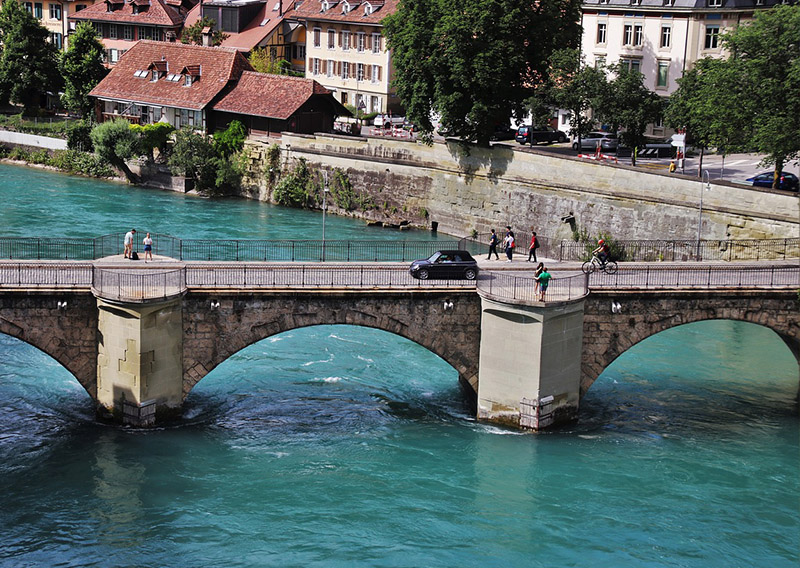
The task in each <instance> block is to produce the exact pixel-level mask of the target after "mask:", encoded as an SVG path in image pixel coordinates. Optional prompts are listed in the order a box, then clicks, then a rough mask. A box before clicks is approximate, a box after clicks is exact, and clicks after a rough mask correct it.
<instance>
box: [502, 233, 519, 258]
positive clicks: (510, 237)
mask: <svg viewBox="0 0 800 568" xmlns="http://www.w3.org/2000/svg"><path fill="white" fill-rule="evenodd" d="M515 246H516V244H515V243H514V231H512V230H511V227H506V236H505V238H504V239H503V250H504V251H505V253H506V257H507V260H506V262H511V261H512V260H513V258H514V247H515Z"/></svg>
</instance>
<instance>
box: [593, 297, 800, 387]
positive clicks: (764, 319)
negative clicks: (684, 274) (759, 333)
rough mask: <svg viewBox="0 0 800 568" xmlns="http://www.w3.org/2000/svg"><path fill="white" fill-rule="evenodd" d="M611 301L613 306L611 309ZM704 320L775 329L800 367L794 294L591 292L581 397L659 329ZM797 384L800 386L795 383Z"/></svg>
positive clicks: (799, 331) (799, 332) (799, 318)
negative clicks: (613, 363)
mask: <svg viewBox="0 0 800 568" xmlns="http://www.w3.org/2000/svg"><path fill="white" fill-rule="evenodd" d="M612 303H615V304H618V306H619V307H618V308H616V309H612V307H611V306H612ZM707 320H735V321H745V322H749V323H754V324H757V325H761V326H764V327H767V328H769V329H771V330H773V331H775V332H776V333H777V334H778V336H779V337H780V338H781V339H782V340H783V341H784V343H785V344H786V345H787V346H788V347H789V349H790V351H791V352H792V353H793V354H794V356H795V359H796V360H797V361H798V365H800V310H798V308H797V292H796V291H792V290H787V291H764V290H760V291H759V293H758V295H754V294H752V293H751V292H749V291H747V290H730V291H714V292H704V291H691V290H684V291H637V292H592V293H591V294H590V295H589V297H588V298H587V302H586V309H585V312H584V326H583V358H582V361H581V396H583V395H584V394H585V393H586V391H587V390H589V388H590V387H591V386H592V384H593V383H594V381H595V380H597V377H599V376H600V374H601V373H602V372H603V371H604V370H605V369H606V367H608V366H609V365H610V364H611V363H612V362H614V361H615V360H616V359H617V357H619V356H620V355H621V354H622V353H624V352H625V351H627V350H628V349H630V348H631V347H633V346H634V345H636V344H638V343H639V342H641V341H643V340H644V339H647V338H648V337H650V336H652V335H655V334H657V333H659V332H662V331H664V330H667V329H670V328H673V327H676V326H680V325H685V324H688V323H694V322H699V321H707ZM799 386H800V385H799Z"/></svg>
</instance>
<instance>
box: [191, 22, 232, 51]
mask: <svg viewBox="0 0 800 568" xmlns="http://www.w3.org/2000/svg"><path fill="white" fill-rule="evenodd" d="M216 26H217V22H216V21H214V20H212V19H211V18H209V17H207V16H203V17H202V18H201V19H200V20H198V21H196V22H195V23H193V24H192V25H191V26H188V27H186V28H183V33H182V34H181V43H193V44H195V45H203V29H204V28H211V45H214V46H217V45H221V44H222V42H223V41H225V40H226V39H228V38H229V37H230V36H229V35H228V34H226V33H224V32H223V31H222V30H215V29H214V28H215V27H216Z"/></svg>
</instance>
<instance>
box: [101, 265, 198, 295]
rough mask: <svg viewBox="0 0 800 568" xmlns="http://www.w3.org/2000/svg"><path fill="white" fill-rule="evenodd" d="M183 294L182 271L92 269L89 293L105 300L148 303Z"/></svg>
mask: <svg viewBox="0 0 800 568" xmlns="http://www.w3.org/2000/svg"><path fill="white" fill-rule="evenodd" d="M185 292H186V274H185V269H183V268H176V269H172V270H139V269H131V270H126V269H110V268H98V267H96V266H95V267H94V268H93V270H92V293H93V294H95V295H96V296H98V297H100V298H104V299H106V300H117V301H122V302H131V303H139V302H152V301H156V300H168V299H170V298H176V297H178V296H180V295H181V294H183V293H185Z"/></svg>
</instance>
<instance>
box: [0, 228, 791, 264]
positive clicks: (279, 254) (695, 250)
mask: <svg viewBox="0 0 800 568" xmlns="http://www.w3.org/2000/svg"><path fill="white" fill-rule="evenodd" d="M145 232H146V231H142V234H144V233H145ZM152 238H153V253H154V254H156V255H159V256H165V257H168V258H173V259H175V260H184V261H192V260H203V261H216V262H230V261H234V262H255V261H275V262H381V261H384V262H410V261H412V260H416V259H419V258H427V257H428V256H430V255H431V254H433V253H434V252H436V251H437V250H442V249H452V248H460V249H462V250H468V251H470V252H471V253H472V254H474V255H478V254H482V253H485V252H486V250H487V244H486V243H487V242H488V235H486V236H485V238H484V237H480V236H478V237H474V238H473V237H465V238H462V239H459V240H456V239H454V240H452V241H448V240H437V241H353V240H344V241H342V240H331V241H311V240H289V239H286V240H280V239H279V240H275V239H265V240H258V239H222V240H220V239H214V240H211V239H180V238H178V237H173V236H171V235H163V234H158V233H152ZM538 238H539V241H540V243H541V248H539V249H538V250H537V254H538V255H539V256H542V257H545V258H548V259H551V260H558V261H583V260H587V259H588V258H589V254H590V251H591V248H593V246H592V244H593V243H585V242H579V241H571V240H555V239H550V238H548V237H541V236H539V237H538ZM123 240H124V233H115V234H110V235H103V236H100V237H95V238H93V239H70V238H30V237H0V258H2V259H9V260H98V259H101V258H105V257H108V256H115V255H121V254H122V249H123ZM517 242H518V243H520V246H518V247H517V252H518V254H519V253H524V252H525V251H527V243H528V242H530V234H526V233H525V232H524V231H519V232H517ZM134 250H138V251H139V252H141V244H140V243H134ZM612 255H614V256H615V259H616V260H618V261H622V262H656V261H663V262H683V261H730V262H732V261H762V260H788V259H800V238H790V239H761V240H759V239H748V240H723V241H720V240H701V241H697V240H686V239H684V240H615V241H614V242H613V248H612Z"/></svg>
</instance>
